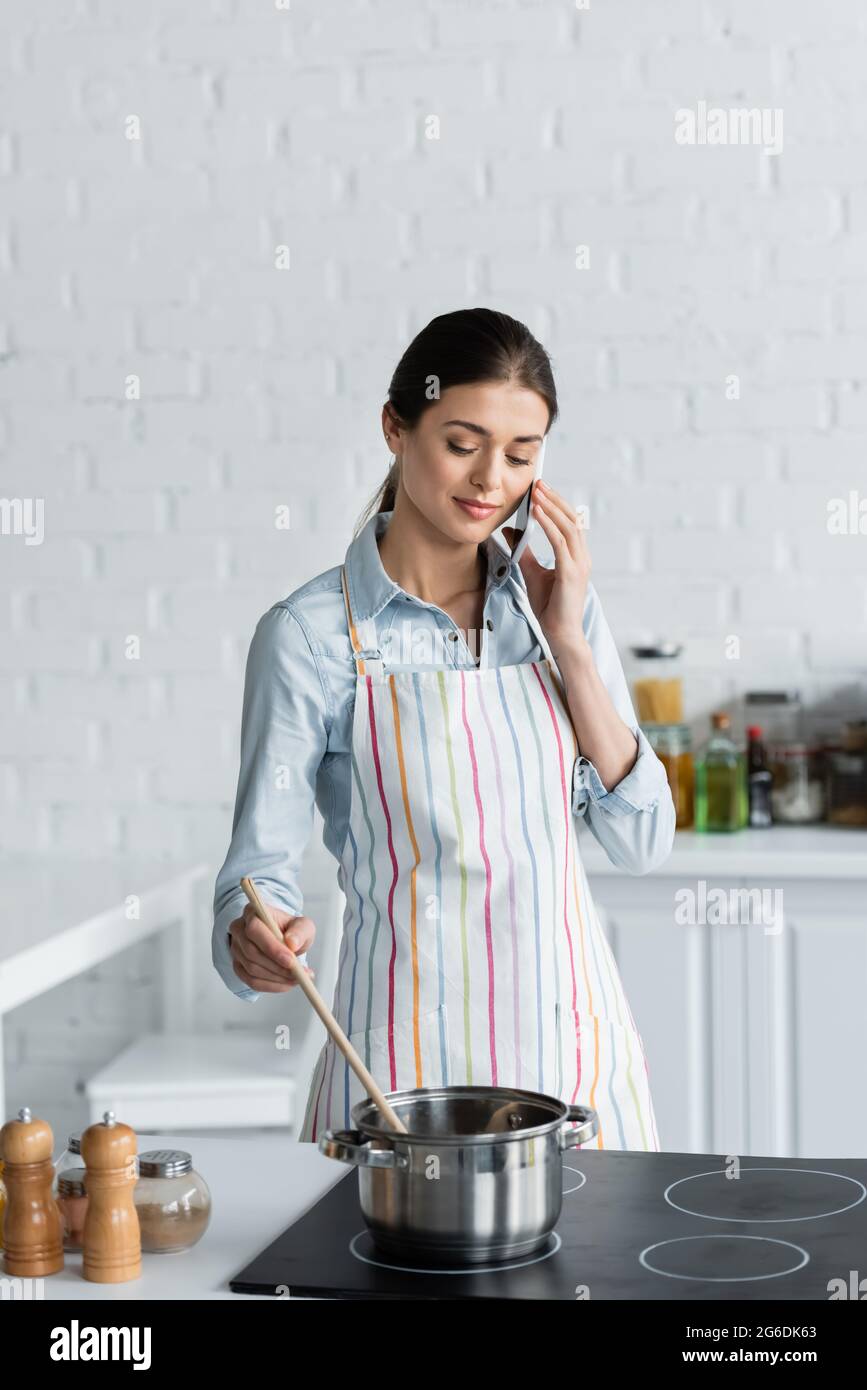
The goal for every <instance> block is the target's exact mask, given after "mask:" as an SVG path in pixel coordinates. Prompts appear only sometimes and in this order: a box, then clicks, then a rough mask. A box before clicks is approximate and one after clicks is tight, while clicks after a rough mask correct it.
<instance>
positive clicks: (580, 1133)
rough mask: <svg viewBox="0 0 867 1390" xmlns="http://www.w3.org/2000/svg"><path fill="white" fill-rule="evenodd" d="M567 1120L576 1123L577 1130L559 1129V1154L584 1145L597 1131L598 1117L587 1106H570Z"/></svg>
mask: <svg viewBox="0 0 867 1390" xmlns="http://www.w3.org/2000/svg"><path fill="white" fill-rule="evenodd" d="M569 1119H570V1121H571V1120H577V1121H578V1128H577V1129H561V1130H560V1132H559V1138H560V1152H561V1153H563V1152H564V1150H566V1149H574V1148H575V1146H576V1144H586V1143H587V1140H588V1139H592V1138H593V1135H594V1134H597V1133H598V1131H599V1116H598V1115H597V1113H596V1111H595V1110H591V1109H590V1106H589V1105H570V1106H569Z"/></svg>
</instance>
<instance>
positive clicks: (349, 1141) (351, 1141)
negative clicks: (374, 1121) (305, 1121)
mask: <svg viewBox="0 0 867 1390" xmlns="http://www.w3.org/2000/svg"><path fill="white" fill-rule="evenodd" d="M319 1152H320V1153H323V1154H325V1156H326V1158H339V1159H340V1161H341V1163H349V1164H351V1165H353V1166H354V1167H356V1168H406V1167H408V1166H409V1160H408V1159H407V1158H405V1156H404V1155H403V1154H399V1153H396V1152H395V1150H394V1149H374V1148H371V1141H370V1140H369V1139H366V1138H364V1137H362V1134H361V1132H360V1130H357V1129H327V1130H326V1131H325V1133H324V1134H322V1135H320V1137H319Z"/></svg>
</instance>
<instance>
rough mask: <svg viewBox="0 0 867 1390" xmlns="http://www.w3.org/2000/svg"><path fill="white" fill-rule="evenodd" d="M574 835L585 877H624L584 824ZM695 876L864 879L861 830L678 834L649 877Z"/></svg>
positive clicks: (866, 853) (866, 842)
mask: <svg viewBox="0 0 867 1390" xmlns="http://www.w3.org/2000/svg"><path fill="white" fill-rule="evenodd" d="M579 835H580V844H581V853H582V855H583V858H584V865H585V868H586V869H587V872H588V873H589V874H599V875H603V874H605V875H617V874H623V873H624V870H623V869H620V868H618V867H617V865H616V864H612V863H611V860H610V859H609V858H608V856H607V855H606V853H605V851H604V850H603V848H602V846H601V845H600V844H599V841H598V840H596V839H595V838H594V836H593V834H592V833H591V831H589V830H588V829H587V827H586V826H584V825H582V826H581V827H580V830H579ZM698 872H710V873H714V874H717V875H720V876H723V877H728V876H732V877H735V878H741V877H743V878H751V877H753V876H754V875H756V876H761V877H766V876H770V877H773V876H784V877H785V878H805V879H806V878H832V879H835V880H836V879H857V880H862V879H867V830H864V829H858V828H856V827H852V828H846V827H840V826H836V825H827V824H820V825H792V826H788V825H771V826H769V827H768V828H767V830H749V829H747V830H736V831H732V832H731V834H726V833H723V832H717V833H715V834H697V833H696V832H695V831H694V830H678V831H677V833H676V835H675V837H674V845H673V846H672V850H671V854H670V855H669V857H668V859H667V860H666V861H665V863H664V864H660V866H659V868H657V869H654V870H653V871H652V875H653V876H654V877H660V876H663V877H674V878H682V877H683V876H684V875H687V876H689V875H694V874H696V873H698ZM633 877H643V875H641V876H633Z"/></svg>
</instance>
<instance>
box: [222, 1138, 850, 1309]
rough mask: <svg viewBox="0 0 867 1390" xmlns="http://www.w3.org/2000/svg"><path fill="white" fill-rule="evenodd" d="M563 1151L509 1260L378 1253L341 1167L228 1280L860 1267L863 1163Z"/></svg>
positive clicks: (437, 1288) (655, 1288)
mask: <svg viewBox="0 0 867 1390" xmlns="http://www.w3.org/2000/svg"><path fill="white" fill-rule="evenodd" d="M564 1158H565V1161H564V1166H563V1210H562V1212H561V1215H560V1219H559V1221H558V1223H557V1226H556V1228H555V1230H554V1231H553V1232H552V1234H551V1235H550V1236H549V1238H548V1241H547V1243H546V1245H545V1246H543V1247H542V1248H541V1249H540V1250H537V1251H535V1252H534V1253H533V1254H532V1255H529V1256H526V1257H524V1258H523V1259H518V1260H516V1261H514V1262H506V1263H501V1264H490V1265H485V1266H482V1267H478V1266H476V1267H473V1268H469V1269H466V1268H465V1269H454V1270H448V1269H445V1270H444V1269H425V1268H420V1267H419V1266H418V1264H417V1263H415V1262H412V1263H410V1262H407V1263H406V1264H402V1263H400V1262H398V1261H396V1260H393V1259H391V1258H389V1257H388V1256H386V1255H383V1254H382V1253H381V1252H380V1251H378V1250H377V1247H376V1246H375V1245H374V1243H373V1241H372V1239H371V1237H370V1235H369V1233H368V1231H367V1227H366V1225H365V1222H364V1217H363V1216H362V1213H361V1207H360V1205H359V1199H358V1171H357V1170H356V1169H351V1170H350V1171H349V1172H348V1173H347V1175H346V1177H345V1178H343V1179H342V1180H341V1181H340V1182H338V1183H337V1184H336V1185H335V1186H334V1187H333V1188H331V1189H330V1191H329V1192H328V1193H326V1195H325V1196H324V1197H323V1198H322V1199H321V1201H319V1202H317V1204H316V1205H315V1206H314V1207H311V1209H310V1210H309V1211H308V1212H307V1213H306V1214H305V1215H304V1216H303V1217H301V1219H300V1220H298V1221H296V1222H294V1223H293V1225H291V1226H289V1227H288V1228H287V1229H286V1230H285V1231H283V1232H282V1234H281V1235H279V1236H278V1237H277V1239H276V1240H275V1241H273V1242H272V1244H271V1245H269V1246H268V1248H267V1249H266V1250H263V1251H262V1253H261V1254H259V1255H257V1256H256V1258H255V1259H254V1260H253V1261H252V1262H251V1263H250V1264H249V1265H248V1266H247V1267H246V1269H243V1270H241V1272H240V1273H239V1274H238V1275H236V1276H235V1278H234V1279H232V1280H230V1288H231V1289H232V1290H233V1291H234V1292H235V1293H257V1294H262V1293H271V1294H275V1295H278V1296H280V1295H282V1296H284V1297H285V1296H286V1295H287V1292H288V1295H289V1296H290V1297H291V1296H301V1297H303V1296H309V1297H314V1298H315V1297H318V1298H341V1299H356V1298H362V1299H364V1298H422V1299H430V1298H438V1299H443V1298H448V1299H455V1298H457V1299H463V1298H491V1299H545V1300H551V1299H564V1300H565V1299H568V1300H573V1301H574V1300H575V1299H579V1298H582V1297H584V1298H586V1297H589V1298H590V1299H661V1300H662V1299H664V1300H666V1301H671V1300H673V1299H683V1300H726V1299H756V1300H765V1299H767V1300H773V1301H775V1302H776V1301H780V1300H786V1299H793V1300H796V1299H809V1300H821V1301H828V1300H829V1299H830V1298H831V1297H832V1295H833V1292H834V1291H835V1290H836V1289H838V1288H840V1289H844V1288H848V1286H849V1285H850V1283H851V1279H852V1277H853V1273H852V1272H853V1271H857V1270H859V1269H861V1268H863V1264H864V1252H865V1249H867V1200H865V1198H867V1159H805V1158H797V1159H796V1158H789V1159H787V1158H756V1157H752V1156H750V1157H743V1158H740V1159H739V1160H738V1170H739V1176H737V1177H733V1176H728V1174H729V1173H731V1172H732V1171H733V1170H734V1165H733V1162H732V1159H731V1158H726V1157H723V1156H721V1155H719V1154H682V1153H644V1152H629V1151H623V1150H609V1151H608V1152H600V1151H598V1150H596V1151H586V1152H585V1151H574V1150H573V1151H572V1152H571V1153H567V1154H566V1155H565V1156H564ZM835 1281H840V1283H839V1285H838V1283H837V1282H835ZM840 1296H842V1297H846V1296H848V1297H852V1296H853V1295H852V1293H851V1291H850V1292H849V1293H848V1295H847V1294H846V1293H845V1292H843V1293H841V1295H840Z"/></svg>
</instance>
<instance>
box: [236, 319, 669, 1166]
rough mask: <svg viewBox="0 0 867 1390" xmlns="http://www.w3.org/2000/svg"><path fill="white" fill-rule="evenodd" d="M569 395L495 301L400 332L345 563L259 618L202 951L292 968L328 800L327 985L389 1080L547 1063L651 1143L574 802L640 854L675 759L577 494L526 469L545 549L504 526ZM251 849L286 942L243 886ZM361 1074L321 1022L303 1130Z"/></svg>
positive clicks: (276, 985)
mask: <svg viewBox="0 0 867 1390" xmlns="http://www.w3.org/2000/svg"><path fill="white" fill-rule="evenodd" d="M557 413H558V412H557V399H556V390H555V386H554V380H553V376H552V373H551V368H550V362H549V359H548V356H547V354H546V352H545V351H544V349H543V348H542V347H541V345H540V344H539V343H538V342H537V341H536V339H535V338H534V337H533V336H532V334H531V333H530V332H529V331H528V330H527V328H525V327H524V325H523V324H521V323H518V322H516V321H515V320H514V319H512V318H509V317H508V316H507V315H506V314H501V313H495V312H493V311H492V310H489V309H472V310H460V311H458V312H456V313H451V314H443V315H440V316H439V317H437V318H435V319H433V320H432V321H431V323H429V324H428V325H427V327H426V328H425V329H423V330H422V331H421V332H420V333H419V334H418V336H417V337H416V338H415V339H414V340H413V342H412V343H411V344H410V345H409V347H408V348H407V350H406V352H405V353H404V355H403V357H402V359H401V361H400V363H399V364H398V366H397V369H396V371H395V373H394V376H393V378H392V381H391V386H390V388H389V399H388V401H387V402H386V404H385V406H384V407H383V411H382V426H383V431H384V433H385V438H386V442H387V444H388V447H389V449H390V450H391V452H392V454H393V455H394V461H393V463H392V466H391V470H390V472H389V475H388V477H387V479H386V481H385V484H384V486H383V488H382V491H381V494H380V496H379V498H378V500H377V502H376V505H375V512H374V514H373V515H371V516H369V518H368V519H367V521H366V523H365V524H364V525H363V527H362V529H360V531H357V532H356V535H355V538H354V539H353V541H352V543H351V544H350V546H349V548H348V550H347V553H346V560H345V563H344V564H343V565H342V566H335V567H334V568H332V569H329V570H326V571H325V572H324V573H322V574H319V575H317V576H316V577H315V578H313V579H311V580H309V581H308V582H307V583H306V584H303V585H302V586H301V587H300V588H299V589H296V590H295V591H294V593H292V594H290V596H289V597H288V598H286V599H284V600H282V601H281V602H280V603H277V604H275V605H274V606H273V607H272V608H271V609H269V610H268V612H267V613H265V614H264V615H263V617H262V618H260V620H259V623H258V625H257V628H256V632H255V634H254V637H253V641H252V644H251V648H250V655H249V658H248V666H247V679H246V685H245V693H244V709H243V731H242V746H241V770H240V778H239V784H238V795H237V801H236V807H235V817H234V826H233V835H232V843H231V846H230V848H229V853H228V855H227V858H226V861H225V863H224V865H223V867H222V869H221V870H220V873H219V876H218V878H217V883H216V893H215V899H214V913H215V916H214V937H213V959H214V964H215V966H216V968H217V970H218V971H219V973H220V975H221V976H222V978H223V979H224V980H225V982H226V984H227V985H228V986H229V988H230V989H232V990H233V991H234V993H236V994H237V995H239V997H241V998H246V999H256V998H258V995H259V993H260V992H265V993H275V992H280V991H284V990H287V989H291V988H292V987H293V981H292V978H291V975H290V973H289V970H288V963H289V960H290V955H289V951H290V950H291V951H295V952H296V953H298V954H303V953H304V952H306V950H307V949H308V948H309V947H310V945H311V944H312V942H313V940H314V936H315V930H316V928H315V925H314V923H313V922H312V921H311V920H310V918H309V917H305V916H303V915H301V907H302V897H301V892H300V889H299V884H298V874H299V870H300V866H301V859H302V854H303V850H304V847H305V844H306V842H307V839H308V837H309V834H310V829H311V821H312V815H313V805H314V801H315V803H316V805H317V806H318V807H319V809H320V811H321V813H322V816H323V820H324V824H325V830H324V836H323V838H324V841H325V844H326V846H327V847H328V849H329V850H330V851H331V852H332V854H333V855H334V857H335V859H336V860H337V862H338V865H339V868H338V882H339V884H340V887H341V889H342V890H343V892H344V894H345V896H346V910H345V914H344V920H343V935H342V941H341V947H340V959H339V967H338V980H337V986H336V990H335V996H334V1003H333V1011H334V1013H335V1015H336V1017H337V1020H338V1022H339V1023H340V1025H341V1027H342V1028H343V1029H344V1031H345V1032H346V1033H347V1034H348V1035H349V1037H350V1038H351V1040H352V1042H353V1045H354V1046H355V1047H356V1049H357V1051H358V1052H359V1053H360V1054H361V1056H362V1057H363V1059H364V1061H365V1064H366V1065H367V1067H368V1069H369V1070H370V1071H371V1072H372V1074H373V1076H374V1077H375V1078H376V1080H377V1081H378V1082H379V1084H380V1085H381V1086H382V1088H383V1090H384V1091H386V1092H391V1091H397V1090H403V1089H409V1088H413V1087H421V1086H431V1087H432V1086H438V1085H443V1084H444V1085H453V1086H454V1085H461V1084H472V1085H500V1086H518V1087H523V1088H526V1089H530V1090H537V1091H544V1092H546V1093H548V1094H551V1095H557V1096H559V1097H560V1098H561V1099H563V1100H564V1101H567V1102H569V1103H586V1104H588V1105H590V1106H592V1107H593V1108H594V1109H595V1110H597V1112H598V1114H599V1122H600V1127H599V1132H598V1134H597V1136H596V1137H595V1138H594V1140H593V1141H591V1142H592V1144H593V1145H595V1146H598V1147H600V1148H603V1147H604V1148H614V1149H645V1150H647V1149H653V1150H656V1149H658V1148H659V1139H658V1135H657V1130H656V1124H655V1117H654V1114H653V1106H652V1102H651V1096H650V1090H649V1082H648V1072H647V1066H646V1062H645V1057H644V1049H643V1045H642V1040H641V1036H640V1034H639V1032H638V1030H637V1028H636V1026H635V1023H634V1020H633V1018H632V1015H631V1013H630V1010H629V1005H628V1003H627V1000H626V997H625V994H624V991H623V985H622V983H621V980H620V976H619V973H618V970H617V966H616V964H615V961H614V958H613V956H612V953H611V951H610V949H609V947H608V944H607V942H606V939H605V936H604V934H603V932H602V930H601V927H600V924H599V921H598V918H597V916H596V912H595V910H594V906H593V900H592V898H591V895H590V890H589V887H588V884H587V879H586V877H585V874H584V868H583V865H582V862H581V857H580V853H579V849H578V843H577V835H576V828H577V822H578V820H579V818H580V817H582V816H585V817H586V819H587V822H588V824H589V826H590V829H591V830H592V832H593V833H594V835H595V836H596V838H597V839H598V840H599V841H600V842H601V843H602V845H603V846H604V847H605V849H606V852H607V853H608V855H609V857H610V858H611V859H612V860H613V861H614V862H615V863H617V864H619V865H621V866H622V867H623V868H625V869H626V870H627V871H628V872H630V873H645V872H647V871H648V870H649V869H652V868H653V867H655V866H656V865H657V864H659V863H661V862H662V861H663V860H664V859H665V858H666V857H667V855H668V853H669V851H670V849H671V845H672V841H673V838H674V805H673V802H672V798H671V793H670V791H669V788H668V783H667V780H666V776H665V770H664V768H663V766H662V764H661V762H660V761H659V759H658V758H657V757H656V755H655V753H654V752H653V750H652V748H651V747H650V745H649V743H648V742H647V739H646V738H645V736H644V734H643V732H642V731H641V730H640V729H639V728H638V725H637V721H636V718H635V714H634V712H633V709H632V705H631V702H630V699H629V693H628V689H627V686H626V681H625V679H624V675H623V670H622V667H621V665H620V661H619V658H618V656H617V651H616V648H615V645H614V642H613V639H612V636H611V633H610V630H609V628H608V626H607V623H606V620H605V618H604V616H603V613H602V608H601V605H600V602H599V599H598V596H597V594H596V591H595V589H594V587H593V585H592V584H591V583H590V580H589V574H590V559H589V555H588V550H587V543H586V538H585V534H584V532H583V530H582V528H581V525H580V522H579V519H578V517H577V516H576V513H575V511H574V510H573V508H572V507H571V506H570V505H569V504H568V503H567V502H566V501H565V500H564V498H563V497H562V496H561V495H560V494H559V493H558V492H557V491H556V490H555V489H554V488H552V487H550V485H544V486H540V487H539V488H537V489H535V495H536V497H537V498H538V501H537V502H536V503H535V506H534V514H535V518H536V520H537V522H538V524H539V526H540V527H541V529H542V531H543V532H544V534H545V535H546V536H547V537H548V540H549V541H550V542H551V546H552V548H553V551H554V557H555V563H554V567H553V569H548V568H546V567H544V566H542V565H541V564H540V563H539V562H538V561H537V560H536V558H535V557H534V556H533V554H532V551H531V550H530V549H529V548H528V549H527V550H526V551H525V553H524V555H523V556H522V558H521V559H520V561H519V562H517V563H515V562H513V561H512V560H511V559H510V550H507V549H505V548H504V547H503V546H502V545H501V544H500V543H499V542H498V541H497V540H495V538H494V535H493V533H494V531H495V530H497V529H498V528H499V527H501V526H502V525H503V523H504V522H506V521H507V519H508V518H509V517H510V516H511V515H512V513H513V512H514V510H515V508H516V506H517V504H518V502H519V501H520V499H521V498H522V497H523V495H524V493H525V492H526V490H527V488H528V486H529V482H530V479H531V477H532V473H533V464H534V460H535V456H536V453H537V451H538V449H539V448H540V446H541V442H542V439H543V436H544V435H546V434H547V432H548V430H549V429H550V428H551V425H552V423H553V421H554V420H555V419H556V417H557ZM506 529H508V528H506ZM508 544H509V545H510V547H511V541H509V542H508ZM579 749H580V751H579ZM244 874H250V875H251V877H252V878H253V879H254V880H255V882H256V884H257V886H258V888H259V890H260V892H261V893H262V894H263V896H264V898H265V899H266V900H267V901H268V902H270V904H271V905H272V907H273V908H274V909H275V911H274V915H275V917H276V919H277V921H278V923H279V924H280V926H281V929H282V930H283V931H284V934H285V942H286V946H285V947H282V946H281V945H280V943H279V942H277V941H275V940H274V939H273V938H272V937H271V935H270V933H269V931H268V929H267V928H266V927H265V926H264V924H263V923H261V922H260V921H258V920H257V919H256V917H255V916H254V915H253V912H252V909H251V907H250V906H249V905H248V904H246V900H245V898H244V896H243V893H242V892H241V890H240V888H239V881H240V879H241V877H242V876H243V875H244ZM245 904H246V905H245ZM242 909H243V910H242ZM363 1094H364V1092H363V1090H362V1088H361V1086H360V1083H359V1082H358V1081H357V1079H356V1077H355V1074H354V1073H353V1072H352V1071H351V1069H350V1068H349V1067H348V1066H347V1065H346V1062H345V1060H344V1058H343V1057H342V1055H341V1054H340V1053H339V1052H338V1051H337V1049H336V1048H335V1047H334V1045H333V1043H332V1042H331V1040H330V1038H329V1039H327V1040H326V1042H325V1044H324V1046H323V1048H322V1051H321V1053H320V1056H319V1059H318V1062H317V1065H316V1068H315V1071H314V1075H313V1080H312V1083H311V1086H310V1091H309V1095H308V1099H307V1107H306V1114H305V1118H304V1124H303V1127H302V1130H301V1133H300V1135H299V1138H301V1139H303V1140H314V1141H315V1140H316V1139H317V1138H318V1136H319V1135H320V1134H321V1133H322V1131H323V1130H325V1129H328V1128H350V1127H351V1123H352V1121H351V1108H352V1106H353V1105H354V1104H355V1103H356V1101H358V1100H359V1099H361V1098H362V1096H363Z"/></svg>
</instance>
